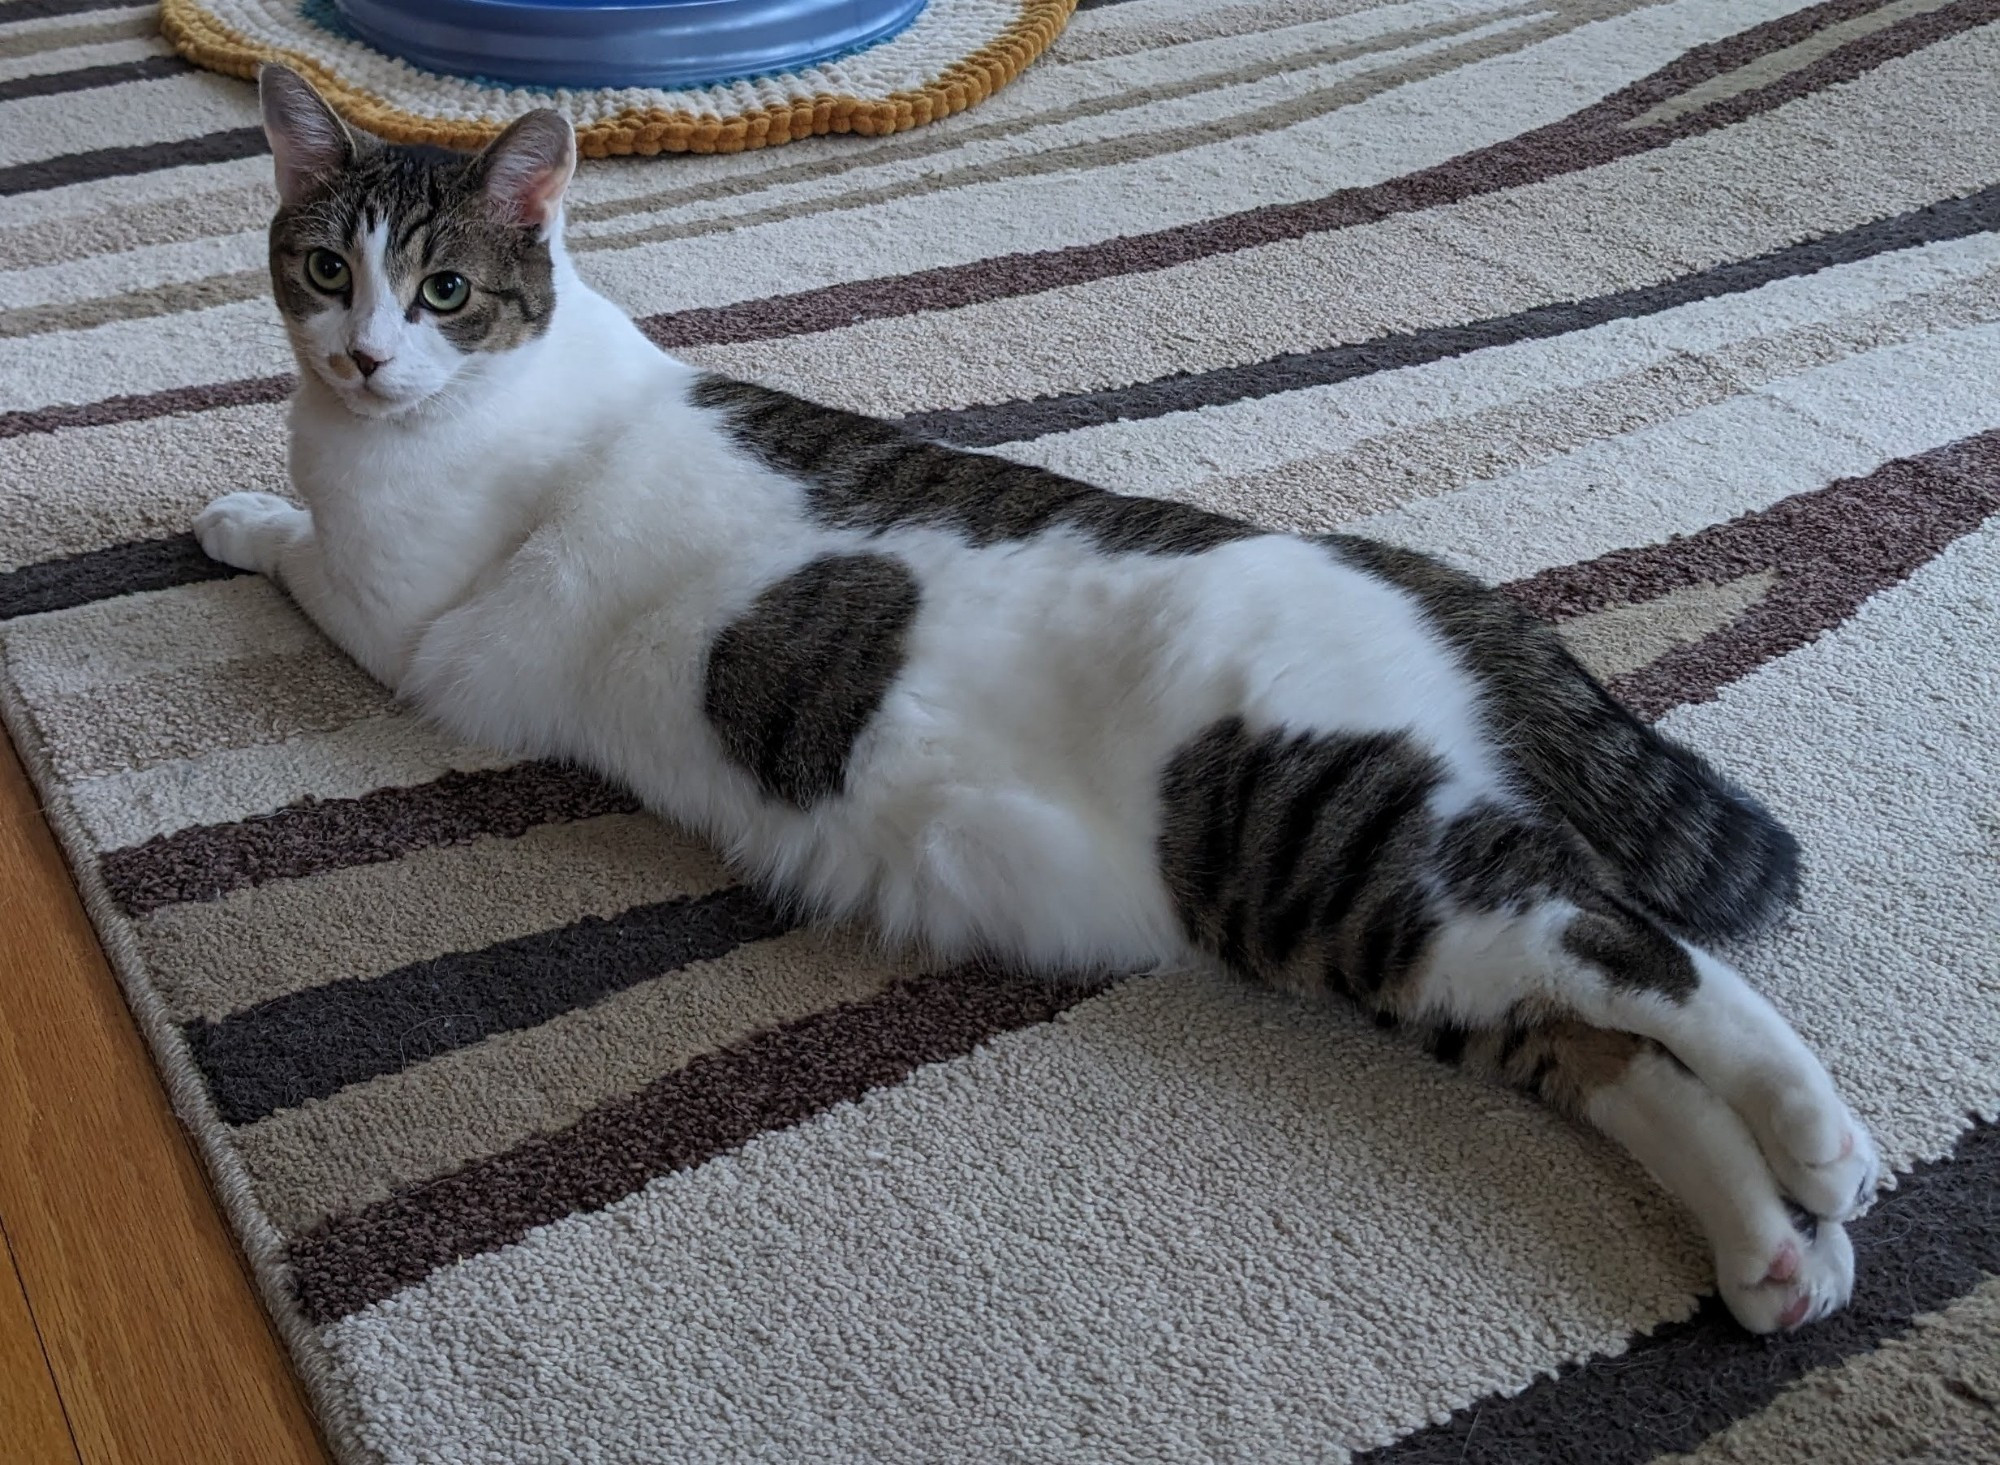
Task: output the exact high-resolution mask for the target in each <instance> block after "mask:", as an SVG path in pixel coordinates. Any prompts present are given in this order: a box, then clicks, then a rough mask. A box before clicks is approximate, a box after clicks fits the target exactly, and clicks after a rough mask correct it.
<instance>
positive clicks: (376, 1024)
mask: <svg viewBox="0 0 2000 1465" xmlns="http://www.w3.org/2000/svg"><path fill="white" fill-rule="evenodd" d="M790 925H791V922H790V921H788V920H786V919H785V918H784V917H781V916H779V915H778V914H777V913H776V912H775V911H773V910H772V908H771V907H770V906H769V905H768V904H766V902H765V901H764V899H763V898H762V897H761V896H758V895H756V894H754V893H753V892H751V891H749V890H746V889H744V888H743V887H741V886H732V887H730V888H728V889H725V890H720V891H717V892H715V893H714V894H712V895H705V896H696V897H693V898H690V899H684V900H669V901H661V902H659V903H657V904H654V905H647V906H640V907H639V908H637V909H635V910H629V911H626V912H624V913H623V914H621V915H618V916H613V917H610V918H608V919H607V918H604V917H600V916H586V917H584V918H583V919H581V920H579V921H576V922H573V923H572V924H570V925H567V926H562V927H559V928H557V929H556V930H553V931H543V932H539V933H537V934H535V935H533V936H522V937H517V938H515V939H513V940H510V941H502V942H499V943H498V944H496V945H493V946H488V947H485V948H483V949H481V950H478V951H468V952H458V953H454V954H452V955H449V956H441V957H435V958H432V959H431V960H428V961H419V962H414V963H412V964H411V965H409V966H406V967H400V968H398V969H397V970H395V971H392V972H388V973H385V974H384V975H382V976H379V977H371V978H367V979H363V980H354V979H350V980H345V981H338V982H328V983H325V984H323V985H321V986H317V987H308V988H306V989H305V990H303V991H300V992H294V993H292V994H290V995H288V996H284V997H278V998H274V999H272V1000H271V1001H269V1002H263V1003H260V1004H258V1005H257V1006H255V1007H250V1008H245V1009H243V1010H242V1011H240V1012H234V1013H231V1014H230V1015H229V1016H228V1017H226V1018H223V1019H221V1020H220V1021H215V1022H210V1021H206V1020H203V1021H197V1022H193V1023H190V1024H189V1025H188V1026H187V1027H186V1028H184V1029H183V1032H184V1033H185V1035H186V1037H187V1041H188V1051H189V1052H190V1053H191V1054H192V1055H193V1058H194V1061H195V1063H196V1064H197V1065H198V1066H199V1067H200V1069H201V1071H202V1073H203V1075H204V1076H205V1077H206V1078H207V1080H208V1089H209V1094H210V1096H211V1097H212V1098H213V1099H214V1101H215V1106H216V1111H217V1112H218V1113H219V1114H220V1115H221V1116H222V1118H223V1119H224V1121H225V1122H227V1123H230V1124H249V1123H251V1122H253V1121H255V1120H258V1119H262V1118H263V1117H264V1116H266V1115H267V1114H273V1113H276V1112H277V1111H278V1110H280V1109H289V1108H293V1107H295V1106H297V1105H299V1104H303V1103H305V1102H306V1101H307V1100H309V1099H323V1098H325V1097H327V1096H328V1095H329V1094H333V1093H336V1092H338V1091H339V1090H341V1089H343V1088H345V1087H346V1086H347V1085H349V1084H354V1083H361V1082H363V1081H365V1080H367V1079H371V1078H375V1077H377V1076H379V1075H381V1074H385V1073H395V1072H397V1071H399V1070H401V1069H404V1068H407V1067H409V1066H410V1065H411V1064H413V1063H420V1062H422V1061H423V1060H424V1059H426V1058H430V1057H433V1056H434V1055H436V1054H439V1053H446V1052H450V1051H452V1050H453V1049H456V1048H463V1047H466V1046H469V1045H470V1044H472V1043H476V1042H478V1041H479V1040H480V1039H482V1038H486V1037H490V1036H492V1035H493V1034H495V1033H504V1032H514V1031H518V1030H519V1029H522V1028H529V1027H534V1026H535V1025H537V1024H538V1023H544V1022H547V1021H548V1020H549V1019H550V1018H553V1017H558V1016H560V1015H561V1014H563V1013H565V1012H569V1011H571V1010H573V1009H575V1008H579V1007H585V1006H588V1005H590V1004H591V1003H594V1002H598V1001H601V1000H602V999H604V998H605V997H608V996H610V995H611V994H612V993H614V992H618V991H622V990H623V989H625V988H627V987H630V986H631V985H633V984H634V983H635V982H642V981H645V980H647V979H648V978H650V977H657V976H659V975H661V974H662V973H664V972H670V971H674V970H677V969H678V968H680V967H684V966H687V965H690V964H691V963H694V962H698V961H707V960H710V959H711V958H714V957H718V956H722V955H724V954H726V953H728V952H730V951H734V950H735V949H736V948H737V947H739V946H743V945H746V944H748V943H750V942H752V941H761V940H764V939H765V938H767V937H771V936H777V935H781V934H783V933H784V932H785V931H786V930H787V929H789V928H790Z"/></svg>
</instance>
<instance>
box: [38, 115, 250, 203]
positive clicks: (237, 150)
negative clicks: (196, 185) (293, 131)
mask: <svg viewBox="0 0 2000 1465" xmlns="http://www.w3.org/2000/svg"><path fill="white" fill-rule="evenodd" d="M264 151H266V148H265V146H264V129H263V128H261V127H237V128H232V129H231V130H229V131H227V132H211V133H208V134H206V135H204V136H202V137H190V138H183V139H181V140H179V141H176V142H148V143H139V144H136V145H134V146H131V147H116V148H93V149H92V150H91V151H89V152H86V153H64V154H63V155H62V156H61V157H57V158H42V159H40V160H38V161H36V162H33V163H16V164H14V165H13V166H12V167H9V168H0V197H6V196H8V195H10V194H16V193H39V192H41V191H42V190H43V189H47V188H63V187H66V186H68V185H69V184H72V183H96V182H98V181H99V180H100V179H104V178H123V177H127V176H129V175H131V174H133V173H156V172H159V171H160V170H161V169H164V168H186V167H191V166H193V165H195V164H197V163H233V162H235V161H236V160H237V159H238V158H254V157H256V156H257V155H258V154H259V153H261V152H264Z"/></svg>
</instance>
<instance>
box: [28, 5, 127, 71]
mask: <svg viewBox="0 0 2000 1465" xmlns="http://www.w3.org/2000/svg"><path fill="white" fill-rule="evenodd" d="M159 29H160V27H159V18H158V16H157V15H156V13H155V12H153V11H150V10H137V11H135V10H110V11H105V12H103V13H102V14H92V13H90V12H85V13H83V14H81V15H52V16H46V17H44V18H42V19H40V20H23V21H17V22H15V23H14V24H12V25H9V26H6V27H4V28H0V59H5V60H12V59H15V58H17V57H29V56H45V55H48V54H49V53H51V52H56V51H63V50H67V49H70V48H72V47H76V46H89V45H102V44H105V43H108V42H111V41H129V40H137V39H140V38H142V37H150V36H156V35H158V34H159Z"/></svg>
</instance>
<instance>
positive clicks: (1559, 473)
mask: <svg viewBox="0 0 2000 1465" xmlns="http://www.w3.org/2000/svg"><path fill="white" fill-rule="evenodd" d="M1942 341H1948V342H1949V343H1950V345H1949V348H1948V349H1945V348H1943V347H1942V346H1941V342H1940V340H1937V339H1927V340H1925V341H1922V342H1919V343H1917V344H1915V345H1912V346H1907V347H1900V346H1899V347H1890V348H1887V349H1885V350H1881V351H1871V352H1866V353H1863V354H1860V355H1856V356H1851V357H1848V358H1846V359H1845V360H1842V361H1839V362H1835V363H1833V364H1832V365H1829V366H1825V367H1821V368H1819V369H1817V370H1814V371H1809V372H1805V373H1802V374H1801V375H1799V376H1795V377H1791V378H1788V379H1786V380H1784V381H1782V382H1776V383H1773V384H1771V385H1770V386H1768V387H1765V388H1764V389H1762V390H1760V391H1759V392H1758V393H1757V394H1756V395H1755V396H1747V397H1741V398H1735V399H1732V400H1730V401H1727V402H1723V403H1720V404H1718V405H1717V406H1715V407H1711V408H1704V409H1702V410H1700V411H1697V412H1693V413H1690V414H1688V415H1687V416H1685V417H1681V418H1677V419H1675V420H1674V421H1673V422H1670V423H1667V424H1665V425H1663V426H1661V427H1658V428H1649V429H1643V430H1641V431H1639V432H1636V433H1631V434H1627V435H1625V436H1623V437H1619V438H1614V439H1611V440H1609V441H1605V442H1595V443H1591V444H1588V445H1586V446H1585V447H1583V448H1580V449H1578V450H1577V451H1576V452H1574V453H1569V454H1565V455H1564V456H1562V457H1561V458H1557V459H1554V460H1552V461H1550V462H1548V463H1546V464H1544V465H1541V466H1538V467H1535V468H1531V469H1528V470H1525V471H1523V472H1521V473H1516V474H1510V475H1508V476H1507V477H1505V478H1501V479H1496V480H1494V481H1493V482H1490V483H1482V484H1477V485H1474V486H1473V487H1471V488H1466V489H1461V490H1459V491H1458V492H1456V493H1448V494H1442V495H1439V496H1438V497H1435V498H1429V499H1423V500H1419V501H1417V502H1414V503H1411V504H1408V505H1406V506H1404V507H1401V508H1398V509H1393V510H1390V511H1389V512H1387V513H1383V514H1376V515H1371V516H1369V517H1367V518H1364V519H1360V520H1357V521H1355V522H1354V523H1353V524H1352V525H1351V526H1349V527H1351V528H1353V529H1354V530H1355V531H1356V532H1357V533H1363V534H1371V535H1374V536H1377V537H1379V538H1382V539H1388V540H1392V541H1394V542H1396V543H1399V544H1406V545H1409V546H1410V547H1411V548H1416V549H1428V550H1431V551H1433V552H1435V553H1440V554H1444V555H1448V556H1449V557H1451V558H1452V559H1454V560H1456V561H1457V562H1459V563H1461V564H1463V565H1464V566H1465V567H1466V568H1468V569H1471V570H1473V571H1475V572H1476V573H1478V574H1480V575H1483V576H1484V577H1486V578H1487V579H1490V580H1511V579H1515V578H1518V577H1520V576H1523V575H1529V574H1533V573H1534V572H1535V571H1537V570H1542V569H1547V568H1549V567H1550V566H1552V565H1567V564H1574V563H1575V562H1577V561H1579V560H1586V559H1590V558H1592V557H1594V556H1596V555H1600V554H1603V553H1604V552H1605V551H1607V550H1612V549H1618V548H1621V547H1623V546H1625V545H1636V544H1652V543H1654V542H1656V541H1658V540H1661V539H1665V538H1666V537H1667V536H1669V535H1671V534H1686V533H1690V532H1692V531H1693V530H1696V529H1700V528H1702V527H1703V526H1704V525H1708V524H1713V523H1716V522H1719V521H1720V520H1723V519H1728V518H1733V517H1734V516H1735V515H1737V514H1741V513H1744V512H1746V511H1748V510H1751V509H1761V508H1765V507H1767V506H1769V505H1771V504H1773V503H1776V502H1777V501H1778V500H1779V499H1781V498H1785V497H1787V496H1788V495H1790V494H1794V493H1801V492H1804V491H1805V490H1807V489H1811V488H1817V487H1819V486H1820V485H1821V484H1823V483H1826V482H1828V481H1829V480H1831V479H1834V478H1843V477H1851V476H1854V475H1857V474H1861V473H1866V472H1868V471H1869V470H1870V469H1873V468H1875V467H1876V466H1878V465H1879V464H1881V463H1884V462H1886V461H1888V460H1889V459H1891V458H1900V457H1906V456H1909V455H1911V454H1914V453H1919V452H1922V451H1924V450H1925V449H1927V448H1933V447H1937V446H1939V445H1941V444H1944V443H1947V442H1951V441H1954V440H1955V439H1957V438H1961V437H1967V436H1970V435H1971V434H1973V433H1976V432H1981V431H1984V430H1985V429H1987V428H1989V427H1992V426H1994V425H1995V424H1996V423H2000V398H1996V397H1995V396H1994V395H1993V393H1992V392H1991V391H1990V390H1989V389H1987V387H1986V386H1985V385H1984V383H1985V382H1987V381H1990V380H1991V373H1992V372H1994V371H1996V370H2000V326H1994V325H1983V326H1975V327H1971V328H1969V329H1966V330H1963V331H1957V332H1952V333H1950V334H1949V335H1948V336H1945V337H1943V338H1942ZM1941 369H1942V370H1943V371H1944V372H1946V373H1948V374H1945V375H1941Z"/></svg>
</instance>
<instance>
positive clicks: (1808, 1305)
mask: <svg viewBox="0 0 2000 1465" xmlns="http://www.w3.org/2000/svg"><path fill="white" fill-rule="evenodd" d="M1810 1311H1812V1298H1810V1297H1801V1298H1800V1299H1799V1300H1798V1301H1796V1302H1794V1303H1793V1304H1792V1305H1791V1306H1790V1307H1788V1308H1786V1309H1785V1310H1784V1311H1783V1312H1782V1313H1780V1314H1779V1315H1778V1326H1779V1327H1781V1328H1796V1327H1797V1326H1798V1325H1799V1324H1800V1323H1802V1322H1804V1321H1805V1320H1806V1314H1807V1313H1808V1312H1810Z"/></svg>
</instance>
